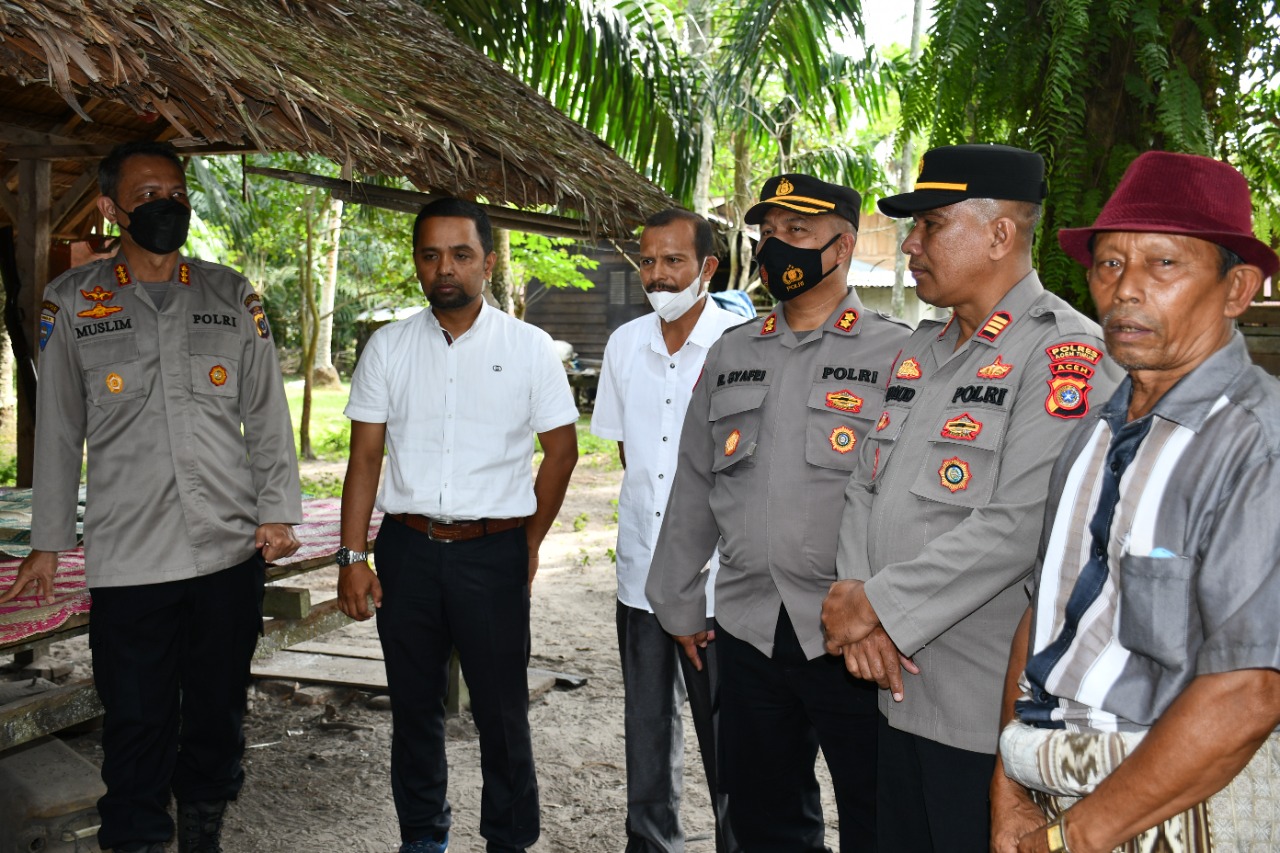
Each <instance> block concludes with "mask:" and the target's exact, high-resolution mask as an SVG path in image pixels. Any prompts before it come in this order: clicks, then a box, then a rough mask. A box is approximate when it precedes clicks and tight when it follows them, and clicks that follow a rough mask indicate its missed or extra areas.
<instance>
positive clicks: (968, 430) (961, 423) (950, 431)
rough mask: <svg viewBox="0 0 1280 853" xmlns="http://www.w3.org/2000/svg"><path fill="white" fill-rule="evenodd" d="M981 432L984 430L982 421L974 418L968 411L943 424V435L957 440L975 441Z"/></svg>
mask: <svg viewBox="0 0 1280 853" xmlns="http://www.w3.org/2000/svg"><path fill="white" fill-rule="evenodd" d="M980 432H982V422H981V421H976V420H974V419H973V416H972V415H970V414H969V413H968V412H965V413H964V414H963V415H961V416H960V417H958V418H952V419H951V420H949V421H947V422H946V423H945V424H943V425H942V437H943V438H952V439H955V440H957V441H973V440H974V439H975V438H977V437H978V433H980Z"/></svg>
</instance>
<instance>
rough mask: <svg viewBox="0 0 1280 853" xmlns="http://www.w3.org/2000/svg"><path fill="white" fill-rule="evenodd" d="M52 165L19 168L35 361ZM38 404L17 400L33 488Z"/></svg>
mask: <svg viewBox="0 0 1280 853" xmlns="http://www.w3.org/2000/svg"><path fill="white" fill-rule="evenodd" d="M52 167H53V164H52V163H51V162H50V161H48V160H22V161H21V162H19V164H18V221H17V222H16V223H15V224H16V225H17V229H16V231H17V235H16V236H17V241H18V245H17V247H16V248H17V256H18V276H19V278H20V279H21V281H22V292H21V294H20V295H19V303H20V305H19V307H20V309H21V311H22V321H23V322H22V325H23V331H24V332H25V333H26V336H27V350H28V351H29V352H30V353H32V356H33V357H35V355H36V354H37V353H39V351H40V348H39V347H38V346H37V341H38V340H39V331H38V323H39V322H40V303H41V301H43V299H44V286H45V285H46V284H47V283H48V282H49V244H50V241H51V239H52V236H53V230H52V222H51V220H50V212H51V211H52V209H53V193H52V190H51V178H52V175H53V168H52ZM35 444H36V417H35V401H34V400H27V399H24V398H23V397H22V396H21V395H20V396H19V398H18V478H17V479H18V486H19V487H23V488H27V487H30V486H31V469H32V463H33V462H34V460H35Z"/></svg>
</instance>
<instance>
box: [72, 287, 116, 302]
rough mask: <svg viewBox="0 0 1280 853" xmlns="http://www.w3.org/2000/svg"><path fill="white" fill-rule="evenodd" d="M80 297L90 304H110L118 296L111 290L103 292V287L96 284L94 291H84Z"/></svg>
mask: <svg viewBox="0 0 1280 853" xmlns="http://www.w3.org/2000/svg"><path fill="white" fill-rule="evenodd" d="M80 295H81V296H83V297H84V298H85V299H88V300H89V301H90V302H110V301H111V300H112V299H115V298H116V294H115V292H114V291H111V290H103V289H102V285H100V284H95V285H94V286H93V290H82V291H80Z"/></svg>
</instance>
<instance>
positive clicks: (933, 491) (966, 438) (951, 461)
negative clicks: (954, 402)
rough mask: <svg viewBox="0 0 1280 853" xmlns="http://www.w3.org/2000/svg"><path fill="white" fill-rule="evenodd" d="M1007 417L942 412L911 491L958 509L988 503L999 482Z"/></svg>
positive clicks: (986, 412)
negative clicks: (1001, 452)
mask: <svg viewBox="0 0 1280 853" xmlns="http://www.w3.org/2000/svg"><path fill="white" fill-rule="evenodd" d="M1008 417H1009V415H1008V412H1005V411H1000V410H991V409H981V408H971V409H953V410H951V411H948V412H946V413H945V414H943V416H942V419H941V420H940V421H939V423H938V424H937V426H936V427H935V429H934V431H933V434H932V436H931V437H930V439H929V444H928V446H927V447H926V448H924V464H923V467H922V468H921V469H920V473H919V474H918V475H917V476H916V481H915V484H914V485H913V486H912V487H911V493H912V494H913V495H915V496H916V497H918V498H924V499H925V500H929V501H938V502H940V503H946V504H953V505H955V506H962V507H972V508H977V507H982V506H986V505H987V504H988V503H990V502H991V495H992V494H993V493H994V491H995V487H996V482H997V481H998V480H999V479H1000V448H1001V446H1002V445H1003V443H1004V434H1005V426H1006V423H1007V421H1008Z"/></svg>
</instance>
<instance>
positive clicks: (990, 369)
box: [978, 355, 1014, 379]
mask: <svg viewBox="0 0 1280 853" xmlns="http://www.w3.org/2000/svg"><path fill="white" fill-rule="evenodd" d="M1013 367H1014V366H1013V365H1012V364H1005V363H1004V360H1003V359H1002V358H1001V357H1000V356H998V355H997V356H996V360H995V361H993V362H991V363H990V364H988V365H987V366H986V367H979V368H978V378H979V379H1004V378H1005V377H1006V376H1008V375H1009V374H1010V372H1012V371H1013Z"/></svg>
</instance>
